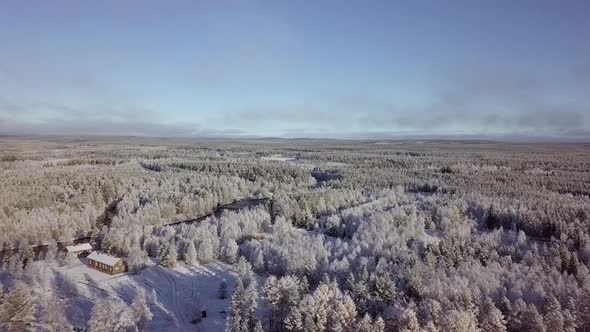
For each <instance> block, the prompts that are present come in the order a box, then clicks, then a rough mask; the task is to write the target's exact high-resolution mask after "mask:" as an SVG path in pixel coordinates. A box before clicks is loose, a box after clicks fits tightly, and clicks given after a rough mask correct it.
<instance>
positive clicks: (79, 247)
mask: <svg viewBox="0 0 590 332" xmlns="http://www.w3.org/2000/svg"><path fill="white" fill-rule="evenodd" d="M84 250H92V246H91V245H90V243H80V244H77V245H75V246H67V247H66V251H67V252H78V251H84Z"/></svg>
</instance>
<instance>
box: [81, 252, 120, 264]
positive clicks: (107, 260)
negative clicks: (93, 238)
mask: <svg viewBox="0 0 590 332" xmlns="http://www.w3.org/2000/svg"><path fill="white" fill-rule="evenodd" d="M88 259H92V260H94V261H97V262H99V263H103V264H106V265H109V266H113V265H115V264H117V262H119V261H120V260H121V258H118V257H113V256H111V255H107V254H103V253H101V252H98V251H93V252H92V253H91V254H90V255H88Z"/></svg>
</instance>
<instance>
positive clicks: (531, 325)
mask: <svg viewBox="0 0 590 332" xmlns="http://www.w3.org/2000/svg"><path fill="white" fill-rule="evenodd" d="M522 326H523V328H524V329H526V330H527V331H531V332H545V324H543V317H541V315H540V314H539V311H538V310H537V307H536V306H535V305H534V304H529V305H528V306H527V309H526V311H525V312H524V314H523V321H522Z"/></svg>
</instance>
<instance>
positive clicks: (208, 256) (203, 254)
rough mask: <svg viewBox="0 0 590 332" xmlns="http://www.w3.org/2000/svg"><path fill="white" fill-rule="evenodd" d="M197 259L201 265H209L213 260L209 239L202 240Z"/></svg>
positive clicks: (211, 245) (211, 244)
mask: <svg viewBox="0 0 590 332" xmlns="http://www.w3.org/2000/svg"><path fill="white" fill-rule="evenodd" d="M197 257H198V259H199V262H201V263H209V262H210V261H212V260H213V259H214V258H215V257H214V256H213V243H211V239H210V238H208V237H206V238H204V239H203V241H202V242H201V244H200V245H199V250H198V251H197Z"/></svg>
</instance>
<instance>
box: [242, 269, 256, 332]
mask: <svg viewBox="0 0 590 332" xmlns="http://www.w3.org/2000/svg"><path fill="white" fill-rule="evenodd" d="M243 305H244V307H243V312H242V326H245V327H246V328H247V331H251V330H252V329H254V327H255V326H256V321H257V319H256V309H257V308H258V291H257V289H256V282H255V280H252V281H251V282H250V284H249V285H248V287H247V288H246V290H245V292H244V302H243Z"/></svg>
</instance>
